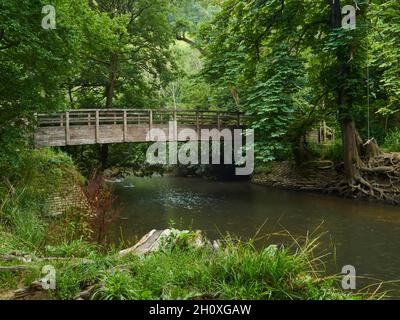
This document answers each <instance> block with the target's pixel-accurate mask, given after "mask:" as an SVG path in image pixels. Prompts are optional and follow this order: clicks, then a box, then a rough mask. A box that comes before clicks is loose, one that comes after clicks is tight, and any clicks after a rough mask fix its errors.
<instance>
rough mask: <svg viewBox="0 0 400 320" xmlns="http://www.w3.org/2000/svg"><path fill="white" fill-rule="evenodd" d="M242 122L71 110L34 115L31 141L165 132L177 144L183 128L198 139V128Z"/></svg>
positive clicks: (101, 139)
mask: <svg viewBox="0 0 400 320" xmlns="http://www.w3.org/2000/svg"><path fill="white" fill-rule="evenodd" d="M243 120H244V118H243V115H242V114H241V113H238V112H219V111H189V110H143V109H111V110H104V109H88V110H73V111H69V112H62V113H61V112H60V113H54V114H38V115H37V130H36V132H35V136H34V139H35V144H36V146H38V147H43V146H50V147H55V146H68V145H89V144H109V143H125V142H145V141H147V139H146V137H147V135H148V133H149V131H150V130H152V129H161V130H164V132H166V135H167V139H168V140H174V141H179V132H180V131H181V130H184V129H192V130H195V131H196V133H197V134H198V136H200V132H201V130H202V129H218V130H223V129H226V128H227V129H235V128H241V127H243ZM172 121H174V123H175V125H174V126H173V130H172V131H173V132H171V125H170V123H171V122H172ZM186 139H187V138H185V140H186ZM199 139H200V138H199ZM182 141H183V140H182Z"/></svg>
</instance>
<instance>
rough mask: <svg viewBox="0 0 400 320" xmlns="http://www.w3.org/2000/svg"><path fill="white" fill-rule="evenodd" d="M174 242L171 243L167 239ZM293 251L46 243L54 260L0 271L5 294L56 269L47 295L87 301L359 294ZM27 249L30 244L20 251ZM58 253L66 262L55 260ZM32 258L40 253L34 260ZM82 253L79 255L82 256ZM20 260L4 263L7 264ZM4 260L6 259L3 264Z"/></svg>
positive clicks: (304, 252) (305, 250) (306, 250)
mask: <svg viewBox="0 0 400 320" xmlns="http://www.w3.org/2000/svg"><path fill="white" fill-rule="evenodd" d="M0 234H1V238H2V243H3V244H4V243H7V246H4V245H2V247H1V251H0V252H3V253H5V252H10V250H14V249H15V248H18V249H21V248H22V247H21V246H17V247H14V244H17V243H18V242H15V243H14V242H13V241H14V240H13V237H12V236H11V235H7V234H6V233H4V232H1V233H0ZM168 242H169V243H177V242H176V241H172V242H171V241H168ZM315 245H316V244H315V243H311V244H308V245H305V246H304V247H302V248H301V249H300V248H299V250H297V252H293V251H291V250H290V249H285V248H277V247H275V246H270V247H268V248H266V249H264V250H255V249H254V248H253V246H252V245H251V244H250V243H241V242H234V241H227V242H225V243H223V244H222V245H221V248H220V249H219V250H217V251H215V250H213V249H212V248H211V247H208V246H206V247H203V248H196V247H192V246H188V245H186V244H185V245H182V241H180V242H179V245H174V246H171V245H165V246H163V247H162V249H161V250H160V251H158V252H154V253H151V254H149V255H146V256H145V257H144V258H143V257H142V258H141V257H138V256H136V255H133V254H131V255H128V256H124V257H121V256H119V255H118V253H117V252H115V251H113V250H111V251H109V252H107V253H101V252H102V251H101V250H99V249H100V248H99V247H96V246H95V245H93V244H90V243H86V242H84V241H72V242H70V243H64V244H61V245H58V246H55V247H48V248H47V249H46V250H45V251H43V252H42V254H47V255H51V256H52V257H53V258H51V259H50V260H46V261H38V262H31V263H23V264H22V265H25V266H27V267H28V269H27V270H25V271H18V272H1V273H0V283H1V285H0V286H1V289H3V290H2V292H3V297H4V296H6V294H7V293H8V294H9V297H11V296H12V295H11V290H12V289H15V288H17V287H21V286H26V285H29V284H30V283H31V282H32V281H34V280H35V279H39V278H40V276H41V270H42V267H43V266H44V265H49V264H50V265H52V266H53V267H54V268H55V270H56V272H57V273H56V281H57V282H56V285H57V287H56V290H53V291H50V292H48V295H46V296H45V298H50V299H74V298H77V297H78V296H79V294H80V293H81V292H83V291H85V290H88V289H89V290H90V293H89V295H88V296H87V298H89V299H106V300H110V299H118V300H126V299H271V300H280V299H307V300H308V299H317V300H320V299H360V298H363V297H362V296H361V295H354V294H351V293H349V292H344V291H342V290H340V289H336V288H338V286H337V284H338V279H337V278H335V277H322V275H321V274H320V273H319V272H318V269H316V264H315V262H316V259H315V257H313V248H314V246H315ZM25 249H28V250H29V248H25ZM61 257H68V258H70V259H66V260H59V258H61ZM37 258H38V259H39V258H40V257H37ZM80 258H85V259H84V260H83V259H80ZM15 264H18V265H21V262H9V263H7V265H15ZM3 265H4V264H3Z"/></svg>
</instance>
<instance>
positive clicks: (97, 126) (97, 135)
mask: <svg viewBox="0 0 400 320" xmlns="http://www.w3.org/2000/svg"><path fill="white" fill-rule="evenodd" d="M99 127H100V117H99V110H96V130H95V139H96V143H99V140H100V137H99Z"/></svg>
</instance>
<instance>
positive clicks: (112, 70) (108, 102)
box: [106, 53, 118, 109]
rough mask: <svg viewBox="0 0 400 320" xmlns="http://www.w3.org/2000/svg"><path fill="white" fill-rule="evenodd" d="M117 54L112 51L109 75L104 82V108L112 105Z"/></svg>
mask: <svg viewBox="0 0 400 320" xmlns="http://www.w3.org/2000/svg"><path fill="white" fill-rule="evenodd" d="M117 71H118V55H117V54H116V53H113V54H112V56H111V64H110V76H109V78H108V82H107V84H106V109H111V108H112V105H113V98H114V90H115V83H116V82H117Z"/></svg>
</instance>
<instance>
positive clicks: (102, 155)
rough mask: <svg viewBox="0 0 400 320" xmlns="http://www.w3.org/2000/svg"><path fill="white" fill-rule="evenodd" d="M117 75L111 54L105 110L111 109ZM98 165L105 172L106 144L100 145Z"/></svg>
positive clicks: (106, 162)
mask: <svg viewBox="0 0 400 320" xmlns="http://www.w3.org/2000/svg"><path fill="white" fill-rule="evenodd" d="M117 75H118V55H117V54H116V53H113V54H112V56H111V63H110V76H109V78H108V82H107V84H106V109H112V107H113V98H114V91H115V83H116V82H117ZM100 165H101V170H105V169H106V168H107V165H108V144H103V145H101V150H100Z"/></svg>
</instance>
